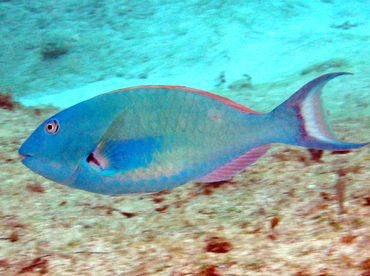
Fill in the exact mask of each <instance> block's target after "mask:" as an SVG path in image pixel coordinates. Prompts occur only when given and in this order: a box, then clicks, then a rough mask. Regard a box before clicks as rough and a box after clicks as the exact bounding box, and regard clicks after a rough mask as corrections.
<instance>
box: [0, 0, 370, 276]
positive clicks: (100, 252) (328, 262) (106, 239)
mask: <svg viewBox="0 0 370 276" xmlns="http://www.w3.org/2000/svg"><path fill="white" fill-rule="evenodd" d="M144 2H145V3H144ZM144 2H143V3H141V4H136V3H133V2H131V3H130V2H129V1H114V2H113V1H112V2H109V1H79V2H75V1H67V0H64V1H58V3H59V4H58V5H56V4H54V3H53V2H51V1H38V2H37V4H36V3H34V4H32V5H31V4H29V3H28V2H26V1H15V0H14V1H0V7H1V10H0V19H1V24H2V26H1V28H0V33H1V35H2V39H1V40H0V46H1V47H0V49H1V50H0V58H1V65H2V66H1V70H0V79H1V85H0V88H1V92H3V93H10V94H12V95H13V96H14V97H15V99H16V100H19V101H21V102H22V106H18V107H16V108H15V109H14V110H7V109H0V129H1V132H0V157H1V158H0V183H1V185H0V275H173V276H177V275H178V276H180V275H208V276H211V275H214V276H217V275H249V276H254V275H256V276H262V275H264V276H270V275H271V276H272V275H289V276H319V275H320V276H341V275H343V276H360V275H362V276H366V275H370V154H369V153H370V151H369V146H367V147H364V148H361V149H357V150H353V151H351V152H349V153H346V154H331V152H329V151H327V152H325V154H324V156H323V157H322V159H321V160H320V161H319V162H318V161H312V160H310V155H309V153H308V151H307V150H306V149H304V148H298V147H292V146H286V145H274V146H273V147H272V149H271V150H270V151H269V153H268V154H267V155H266V156H264V157H262V158H261V159H260V160H259V161H258V162H257V163H256V164H254V165H252V166H251V167H249V168H247V169H246V170H245V171H244V172H243V173H241V174H239V175H237V176H235V177H234V178H233V179H232V180H230V181H227V182H222V183H216V184H201V183H195V182H190V183H188V184H186V185H183V186H181V187H178V188H175V189H172V190H170V191H165V192H160V193H154V194H134V195H123V196H115V197H112V196H104V195H97V194H91V193H88V192H84V191H79V190H75V189H72V188H69V187H65V186H62V185H60V184H56V183H53V182H51V181H49V180H46V179H44V178H42V177H41V176H38V175H36V174H34V173H32V172H31V171H30V170H29V169H27V168H26V167H24V166H23V165H22V164H21V162H20V157H19V156H18V154H17V150H18V148H19V146H20V145H21V143H22V142H23V141H24V140H25V139H26V138H27V137H28V136H29V135H30V134H31V133H32V131H33V130H34V129H35V128H36V127H37V126H38V125H39V124H40V123H41V122H42V121H44V120H45V119H46V118H48V117H49V116H51V115H53V114H54V113H55V112H57V111H58V110H59V108H60V107H66V106H69V105H70V104H73V103H76V102H79V101H81V100H83V99H86V98H89V97H91V96H93V95H96V94H99V93H102V92H106V91H107V90H111V89H116V88H121V87H126V86H132V85H140V84H171V85H173V84H176V85H187V86H192V87H195V88H200V89H207V90H211V91H213V92H215V93H219V94H221V95H223V96H227V97H229V98H231V99H233V100H235V101H237V102H239V103H242V104H245V105H247V106H248V107H250V108H252V109H256V110H260V111H269V110H271V109H272V108H273V107H274V106H276V105H277V104H278V103H280V102H282V101H283V100H284V99H286V98H287V97H288V96H289V95H291V94H292V93H293V92H294V91H296V90H297V89H298V88H300V87H301V86H302V85H303V84H304V83H305V82H307V81H309V80H311V79H313V78H314V77H317V76H318V75H320V74H323V73H328V72H333V71H350V72H353V73H355V76H344V77H339V78H338V79H336V80H333V81H331V82H330V84H329V85H328V86H327V88H325V89H324V95H323V96H324V102H325V103H326V107H327V109H328V113H329V114H330V118H331V125H332V126H333V128H334V130H335V132H336V134H337V136H338V137H340V138H341V139H344V140H346V141H353V142H366V141H369V140H370V135H369V128H370V115H369V114H370V61H369V58H368V57H369V56H370V50H369V49H370V31H369V30H370V27H369V23H368V22H369V17H370V11H369V9H370V8H369V7H370V6H369V5H368V1H335V0H333V1H330V0H326V1H310V2H309V3H306V2H305V1H269V3H267V4H266V3H264V2H262V1H159V2H160V4H158V3H157V4H155V3H154V1H144ZM185 2H186V3H185ZM153 3H154V4H153ZM163 14H167V16H163ZM189 18H191V20H190V19H189ZM143 26H145V27H146V28H144V27H143ZM161 26H162V27H161ZM202 34H203V35H202ZM204 34H207V35H204ZM54 46H57V47H62V48H66V49H67V52H66V53H64V54H63V55H60V56H59V57H57V58H51V59H48V58H43V56H42V53H43V51H45V47H46V48H47V49H49V48H48V47H54ZM163 49H164V50H163ZM223 71H224V72H225V78H226V82H225V83H223V84H222V85H220V86H216V85H217V84H219V83H220V77H219V76H220V74H221V72H223ZM243 74H247V75H249V76H251V77H252V85H250V83H248V82H247V81H246V78H244V77H243ZM45 104H53V105H54V106H58V108H57V107H51V106H45ZM23 105H27V107H26V106H23ZM338 183H340V184H345V186H346V192H345V203H344V207H345V212H344V213H343V214H341V215H339V214H338V196H337V194H336V190H335V188H334V187H335V185H337V184H338ZM276 221H278V224H277V225H276V226H275V227H274V229H271V223H272V222H275V223H276ZM212 251H213V252H212Z"/></svg>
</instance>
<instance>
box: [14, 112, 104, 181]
mask: <svg viewBox="0 0 370 276" xmlns="http://www.w3.org/2000/svg"><path fill="white" fill-rule="evenodd" d="M81 115H82V114H81ZM94 133H95V132H94V131H92V127H91V124H87V123H86V118H85V119H84V118H83V116H79V114H78V109H76V108H69V109H66V110H64V111H62V112H60V113H58V114H56V115H54V116H52V117H50V118H49V119H47V120H46V121H44V122H43V123H42V124H41V125H40V126H39V127H38V128H37V129H36V130H35V131H34V132H33V133H32V134H31V136H30V137H29V138H28V139H27V140H26V141H25V142H24V143H23V145H22V146H21V147H20V149H19V154H20V155H21V156H22V157H23V159H22V163H23V164H24V165H25V166H27V167H28V168H30V169H31V170H32V171H34V172H35V173H38V174H40V175H42V176H44V177H46V178H48V179H50V180H52V181H55V182H58V183H61V184H65V185H70V184H71V183H72V182H73V176H74V174H75V173H76V172H77V171H78V168H79V166H80V164H81V162H82V160H84V158H85V159H86V158H87V156H88V155H89V152H90V151H91V150H92V148H93V145H94V143H96V141H95V140H96V139H98V138H96V139H94V136H93V134H94ZM98 133H99V132H98Z"/></svg>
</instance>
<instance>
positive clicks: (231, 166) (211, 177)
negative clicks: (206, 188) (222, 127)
mask: <svg viewBox="0 0 370 276" xmlns="http://www.w3.org/2000/svg"><path fill="white" fill-rule="evenodd" d="M269 148H270V145H268V144H267V145H262V146H259V147H257V148H253V149H251V150H249V151H247V152H246V153H244V154H243V155H241V156H239V157H237V158H235V159H233V160H231V161H230V162H229V163H227V164H225V165H223V166H222V167H220V168H217V169H216V170H215V171H213V172H211V173H210V174H207V175H206V176H203V177H201V178H199V179H197V180H196V181H199V182H217V181H222V180H227V179H230V178H231V177H232V176H233V175H235V174H237V173H239V172H241V171H242V170H244V169H245V168H246V167H248V166H249V165H251V164H252V163H254V162H255V161H256V160H257V159H258V158H260V157H261V156H262V155H264V154H265V153H266V152H267V151H268V150H269Z"/></svg>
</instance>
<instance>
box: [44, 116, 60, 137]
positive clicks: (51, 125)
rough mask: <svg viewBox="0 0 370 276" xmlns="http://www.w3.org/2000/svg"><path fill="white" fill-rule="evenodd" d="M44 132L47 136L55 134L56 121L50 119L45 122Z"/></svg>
mask: <svg viewBox="0 0 370 276" xmlns="http://www.w3.org/2000/svg"><path fill="white" fill-rule="evenodd" d="M45 130H46V132H47V133H49V134H55V133H57V132H58V130H59V123H58V121H57V120H55V119H52V120H49V121H47V122H46V124H45Z"/></svg>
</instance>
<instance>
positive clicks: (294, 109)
mask: <svg viewBox="0 0 370 276" xmlns="http://www.w3.org/2000/svg"><path fill="white" fill-rule="evenodd" d="M349 74H350V73H344V72H340V73H330V74H326V75H323V76H321V77H318V78H316V79H314V80H312V81H310V82H309V83H307V84H306V85H305V86H303V87H302V88H301V89H300V90H298V91H297V92H296V93H295V94H293V95H292V96H291V97H290V98H289V99H287V100H286V101H285V102H283V103H282V104H281V105H279V106H278V107H276V108H275V109H274V110H273V111H271V115H272V116H273V117H275V118H276V119H278V121H279V123H280V122H281V125H279V127H281V128H282V131H283V132H284V133H285V134H284V135H283V137H284V138H283V139H282V142H284V143H289V144H294V145H298V146H304V147H308V148H317V149H324V150H350V149H354V148H359V147H362V146H365V145H367V144H369V143H363V144H356V143H346V142H344V141H341V140H339V139H337V138H336V137H335V135H334V133H333V132H332V130H331V128H330V126H329V125H328V123H327V121H326V119H325V113H324V111H323V108H322V105H321V99H320V94H321V90H322V88H323V87H324V86H325V84H326V83H327V82H328V81H330V80H331V79H333V78H335V77H337V76H341V75H349ZM295 128H298V129H295Z"/></svg>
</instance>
